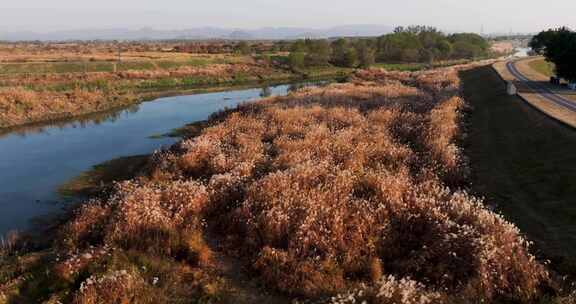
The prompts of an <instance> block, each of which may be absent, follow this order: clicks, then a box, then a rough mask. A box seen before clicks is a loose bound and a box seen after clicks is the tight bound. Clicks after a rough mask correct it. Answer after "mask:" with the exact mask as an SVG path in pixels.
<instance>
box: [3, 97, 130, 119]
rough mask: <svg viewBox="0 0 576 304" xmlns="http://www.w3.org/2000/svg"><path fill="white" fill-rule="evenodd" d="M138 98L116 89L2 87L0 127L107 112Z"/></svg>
mask: <svg viewBox="0 0 576 304" xmlns="http://www.w3.org/2000/svg"><path fill="white" fill-rule="evenodd" d="M135 100H136V96H134V95H133V94H131V93H130V92H122V93H119V92H118V90H116V89H114V88H112V87H111V88H109V89H108V90H105V91H104V90H95V89H92V90H89V89H80V88H76V89H73V90H70V91H66V92H53V91H34V90H30V89H25V88H22V87H14V88H0V128H4V127H11V126H16V125H21V124H25V123H30V122H37V121H44V120H51V119H59V118H65V117H70V116H73V115H80V114H87V113H92V112H98V111H104V110H107V109H111V108H114V107H119V106H123V105H127V104H130V103H132V102H134V101H135Z"/></svg>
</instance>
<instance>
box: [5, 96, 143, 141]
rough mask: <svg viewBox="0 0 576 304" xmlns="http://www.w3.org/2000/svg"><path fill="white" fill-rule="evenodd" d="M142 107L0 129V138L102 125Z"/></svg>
mask: <svg viewBox="0 0 576 304" xmlns="http://www.w3.org/2000/svg"><path fill="white" fill-rule="evenodd" d="M139 109H140V105H139V104H134V105H129V106H126V107H123V108H116V109H114V110H109V111H105V112H98V113H91V114H86V115H81V116H75V117H73V118H63V119H58V120H55V121H49V122H40V123H33V124H28V125H24V126H18V127H14V128H6V129H2V130H0V138H2V137H4V136H7V135H18V136H21V137H26V135H29V134H38V133H46V132H47V131H46V130H47V129H58V130H63V129H65V128H80V129H83V128H87V127H90V126H92V125H100V124H103V123H113V122H115V121H117V120H118V119H120V118H121V117H122V115H126V114H134V113H136V112H138V111H139Z"/></svg>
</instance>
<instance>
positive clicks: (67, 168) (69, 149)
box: [0, 85, 294, 236]
mask: <svg viewBox="0 0 576 304" xmlns="http://www.w3.org/2000/svg"><path fill="white" fill-rule="evenodd" d="M291 88H294V85H277V86H271V87H266V88H256V89H241V90H231V91H226V92H218V93H203V94H196V95H187V96H177V97H166V98H159V99H156V100H153V101H149V102H145V103H141V104H138V105H134V106H131V107H129V108H127V109H122V110H118V111H115V112H111V113H105V114H99V115H95V116H93V117H84V118H81V119H76V120H72V121H68V122H60V123H52V124H47V125H44V126H37V127H33V128H31V127H22V128H20V129H15V130H13V131H11V132H10V133H5V134H3V135H0V236H1V235H4V234H5V233H7V232H8V231H11V230H22V229H28V228H30V227H31V224H32V223H33V222H34V221H33V220H34V219H37V218H42V217H46V216H47V215H49V214H54V213H57V212H60V211H61V210H62V208H63V206H64V202H65V201H66V198H65V197H63V196H61V195H60V194H59V193H58V191H57V189H58V188H59V186H61V185H62V184H64V183H66V182H67V181H69V180H70V179H72V178H74V177H76V176H78V175H79V174H81V173H82V172H85V171H87V170H89V169H91V168H92V167H93V166H95V165H97V164H100V163H103V162H105V161H107V160H111V159H115V158H119V157H123V156H133V155H142V154H149V153H152V152H153V151H155V150H157V149H161V148H163V147H167V146H170V145H172V144H173V143H175V141H177V140H178V139H177V138H169V137H159V136H157V135H158V134H165V133H167V132H169V131H171V130H172V129H174V128H178V127H181V126H183V125H185V124H187V123H192V122H196V121H201V120H205V119H206V118H208V116H209V115H210V114H211V113H214V112H216V111H218V110H221V109H223V108H225V107H228V108H230V107H234V106H236V105H237V104H239V103H241V102H245V101H249V100H254V99H257V98H260V97H262V96H267V95H285V94H287V93H288V92H289V91H290V89H291Z"/></svg>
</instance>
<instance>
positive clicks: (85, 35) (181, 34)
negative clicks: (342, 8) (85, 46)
mask: <svg viewBox="0 0 576 304" xmlns="http://www.w3.org/2000/svg"><path fill="white" fill-rule="evenodd" d="M392 29H393V28H392V27H390V26H383V25H344V26H336V27H331V28H325V29H313V28H298V27H263V28H259V29H227V28H218V27H198V28H190V29H183V30H155V29H153V28H142V29H138V30H130V29H121V28H117V29H83V30H67V31H54V32H30V31H28V32H4V33H1V32H0V40H5V41H6V40H7V41H32V40H40V41H66V40H167V39H192V40H194V39H196V40H201V39H230V40H262V39H265V40H274V39H298V38H329V37H343V36H347V37H354V36H379V35H382V34H386V33H389V32H391V31H392Z"/></svg>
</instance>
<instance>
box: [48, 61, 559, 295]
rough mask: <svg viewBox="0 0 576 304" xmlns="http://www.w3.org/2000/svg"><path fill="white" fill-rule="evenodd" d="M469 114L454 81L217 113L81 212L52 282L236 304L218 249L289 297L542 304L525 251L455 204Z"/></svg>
mask: <svg viewBox="0 0 576 304" xmlns="http://www.w3.org/2000/svg"><path fill="white" fill-rule="evenodd" d="M463 110H465V103H464V101H463V100H462V99H461V98H460V97H459V80H458V78H457V76H456V73H455V72H454V71H451V70H443V71H434V72H426V73H388V72H385V71H381V70H370V71H364V72H361V73H358V74H357V75H356V77H355V78H354V81H353V82H351V83H347V84H335V85H331V86H328V87H325V88H308V89H304V90H301V91H298V92H296V93H293V94H292V95H289V96H286V97H275V98H271V99H266V100H263V101H260V102H257V103H250V104H244V105H241V106H239V107H238V108H237V109H234V110H231V111H227V112H222V113H219V114H217V115H214V117H213V118H212V119H211V121H210V125H211V126H210V127H207V128H205V129H204V130H203V131H202V132H201V134H200V135H198V136H196V137H194V138H191V139H188V140H185V141H182V142H181V143H179V144H177V145H175V146H174V147H172V148H171V149H170V150H169V151H163V152H159V153H157V154H155V155H154V156H153V157H152V158H151V159H150V161H149V164H148V165H147V168H146V170H145V172H143V173H142V174H141V176H139V177H138V178H136V179H134V180H131V181H126V182H122V183H118V184H116V185H115V186H114V187H113V189H109V190H108V191H106V192H105V193H103V194H102V195H100V196H99V197H97V198H94V199H92V200H90V201H89V202H87V203H85V204H84V205H82V206H81V207H80V208H79V209H78V210H76V211H75V213H74V216H73V218H72V220H71V221H70V222H69V223H67V224H66V225H65V226H64V227H63V228H62V229H61V232H60V235H59V237H58V238H57V244H58V246H57V248H58V250H57V252H58V256H59V259H58V261H57V262H55V263H54V265H53V269H54V271H53V275H54V276H55V278H53V280H54V281H58V282H68V283H66V284H68V285H67V286H68V288H69V289H68V290H71V292H72V294H73V296H72V298H70V299H69V300H70V301H73V302H74V303H114V302H115V303H122V302H126V301H132V302H138V303H158V302H171V303H172V302H173V303H178V302H179V301H180V300H181V299H191V298H192V299H199V298H203V299H209V300H210V301H216V302H226V301H228V302H230V303H233V302H234V300H231V299H227V298H226V297H225V294H226V292H225V286H227V284H226V282H225V281H226V279H227V278H226V277H223V276H222V273H221V272H219V271H218V263H217V262H216V261H215V258H216V256H217V255H216V254H215V250H217V251H219V254H225V255H227V256H229V257H232V258H235V259H237V261H238V263H240V264H242V265H245V266H246V269H247V271H248V272H249V273H250V274H251V275H252V276H253V277H256V278H258V279H259V280H260V282H263V283H264V284H265V286H267V287H269V288H271V289H272V290H276V291H279V292H281V293H282V294H284V295H287V296H290V297H301V298H307V299H312V300H318V301H326V300H327V299H330V300H328V302H333V303H359V302H362V301H368V302H370V303H406V304H409V303H445V302H462V303H466V302H480V301H484V302H493V301H495V300H499V299H505V300H512V301H518V302H526V301H530V300H532V299H535V298H537V297H538V296H539V295H540V293H541V291H542V286H545V285H546V284H547V282H548V274H547V272H546V270H545V269H544V267H543V266H542V265H540V264H539V263H538V262H537V261H536V260H535V259H534V257H533V256H532V255H531V254H530V253H529V252H528V244H527V241H525V240H524V239H523V238H522V236H521V235H520V233H519V231H518V229H516V227H515V226H513V225H512V224H510V223H508V222H506V221H505V220H504V219H502V218H501V217H500V216H499V215H497V214H495V213H493V212H491V211H489V210H488V209H487V208H486V207H484V204H483V202H482V201H481V200H480V199H477V198H475V197H473V196H471V195H469V194H467V193H466V192H465V191H462V190H459V189H462V186H463V185H464V184H465V182H466V180H467V172H468V169H467V168H468V166H467V165H466V162H465V159H464V158H463V156H462V154H461V152H460V149H459V148H458V146H457V142H458V140H459V137H460V136H462V134H463V130H462V129H461V125H460V123H461V118H462V111H463ZM215 241H218V242H219V243H220V247H218V248H217V247H215V246H214V245H213V243H214V242H215ZM78 286H79V287H78ZM61 299H62V300H63V301H65V300H66V297H62V298H61Z"/></svg>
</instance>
